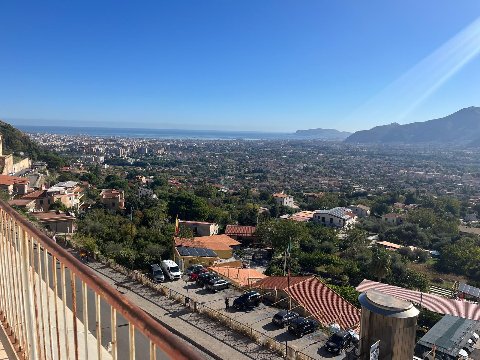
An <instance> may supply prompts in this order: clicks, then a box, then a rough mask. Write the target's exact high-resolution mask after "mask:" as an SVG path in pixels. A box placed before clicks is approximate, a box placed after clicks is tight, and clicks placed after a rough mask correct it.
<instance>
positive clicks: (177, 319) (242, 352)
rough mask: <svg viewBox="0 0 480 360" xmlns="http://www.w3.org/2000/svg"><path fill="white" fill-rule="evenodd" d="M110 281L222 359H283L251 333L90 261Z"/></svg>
mask: <svg viewBox="0 0 480 360" xmlns="http://www.w3.org/2000/svg"><path fill="white" fill-rule="evenodd" d="M88 265H89V266H90V267H91V268H92V269H93V270H95V271H96V272H97V273H98V274H99V275H101V276H102V278H104V279H105V280H106V281H108V282H109V283H111V284H112V285H115V284H122V286H123V290H124V291H125V296H126V297H127V298H128V299H129V300H130V301H132V302H134V303H135V304H137V305H138V306H139V307H140V308H142V309H144V310H145V311H146V312H148V313H149V314H151V315H152V316H153V317H155V318H157V319H158V320H159V321H160V322H161V323H164V324H166V325H168V326H170V327H173V328H174V329H176V330H177V331H180V332H181V333H183V334H184V335H185V336H186V337H188V338H189V339H191V340H192V341H193V342H195V343H196V344H197V346H199V347H200V348H203V349H206V350H208V351H210V352H212V353H213V354H212V355H214V356H215V358H218V359H235V360H237V359H239V360H243V359H245V360H248V359H256V360H264V359H265V360H267V359H272V360H277V359H278V360H280V359H281V357H280V356H278V355H277V353H275V352H273V351H271V350H269V349H267V348H265V347H263V346H260V345H258V344H256V343H254V342H253V341H252V340H251V339H249V338H248V337H246V336H244V335H241V334H239V333H237V332H235V331H233V330H231V329H230V328H228V327H226V326H224V325H222V324H220V323H218V322H215V321H213V320H212V319H209V318H207V317H205V316H203V315H201V314H198V313H194V312H191V311H189V310H188V309H186V308H185V306H183V305H182V304H179V303H178V302H176V301H174V300H172V299H169V298H167V297H165V296H161V295H159V294H158V292H156V291H152V290H150V289H149V288H148V287H146V286H144V285H142V284H140V283H138V282H135V281H132V280H130V279H129V278H127V277H126V276H125V275H123V274H121V273H118V272H117V271H115V270H112V269H111V268H108V267H105V266H104V265H102V264H100V263H96V262H90V263H89V264H88Z"/></svg>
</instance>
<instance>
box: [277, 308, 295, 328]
mask: <svg viewBox="0 0 480 360" xmlns="http://www.w3.org/2000/svg"><path fill="white" fill-rule="evenodd" d="M299 316H300V315H298V314H297V313H296V312H294V311H287V310H282V311H279V312H278V313H276V314H275V315H274V316H273V318H272V323H274V324H275V325H278V326H281V327H285V326H286V325H289V324H290V322H291V321H292V320H293V319H296V318H298V317H299Z"/></svg>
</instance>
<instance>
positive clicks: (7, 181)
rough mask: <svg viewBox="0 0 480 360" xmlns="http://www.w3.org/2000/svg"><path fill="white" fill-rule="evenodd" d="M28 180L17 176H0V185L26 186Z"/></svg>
mask: <svg viewBox="0 0 480 360" xmlns="http://www.w3.org/2000/svg"><path fill="white" fill-rule="evenodd" d="M28 183H29V180H28V179H27V178H24V177H19V176H9V175H0V185H14V184H28Z"/></svg>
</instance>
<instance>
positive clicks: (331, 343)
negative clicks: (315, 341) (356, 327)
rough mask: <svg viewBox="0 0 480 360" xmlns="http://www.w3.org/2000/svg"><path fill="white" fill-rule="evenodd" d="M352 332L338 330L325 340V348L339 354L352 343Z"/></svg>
mask: <svg viewBox="0 0 480 360" xmlns="http://www.w3.org/2000/svg"><path fill="white" fill-rule="evenodd" d="M352 340H353V337H352V334H351V333H349V332H348V331H338V332H336V333H335V334H333V335H332V336H330V338H329V339H328V340H327V342H326V344H325V350H327V351H328V352H331V353H335V354H339V353H340V351H342V350H345V349H346V348H348V347H349V346H350V344H351V343H352Z"/></svg>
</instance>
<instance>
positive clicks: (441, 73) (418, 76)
mask: <svg viewBox="0 0 480 360" xmlns="http://www.w3.org/2000/svg"><path fill="white" fill-rule="evenodd" d="M479 52H480V17H479V18H477V19H476V20H475V21H474V22H472V23H471V24H470V25H468V26H467V27H466V28H465V29H463V30H462V31H460V32H459V33H458V34H457V35H455V36H454V37H453V38H451V39H450V40H448V41H447V42H446V43H444V44H443V45H442V46H440V47H439V48H438V49H436V50H435V51H434V52H433V53H431V54H430V55H428V56H427V57H425V58H424V59H423V60H421V61H420V62H419V63H417V64H416V65H415V66H413V67H412V68H411V69H410V70H408V71H407V72H406V73H404V74H403V75H402V76H400V77H399V78H398V79H397V80H395V81H394V82H393V83H391V84H390V85H388V86H387V87H386V88H385V89H384V90H382V91H381V92H380V93H379V94H377V95H375V96H374V97H373V98H372V99H370V100H369V101H368V102H367V103H365V104H364V105H363V106H361V107H360V108H359V109H357V110H356V111H355V112H354V113H353V114H351V115H350V116H349V118H350V119H351V120H357V121H368V120H370V121H372V120H382V122H385V121H390V122H392V121H396V122H401V121H402V120H404V119H405V118H406V117H407V116H408V115H409V114H410V113H411V112H412V111H413V110H414V109H415V108H416V107H418V106H419V105H420V104H421V103H422V102H423V101H425V100H426V99H427V98H428V97H429V96H430V95H432V94H433V93H434V92H435V91H436V90H437V89H438V88H440V87H441V86H442V85H443V84H444V83H445V82H446V81H448V79H450V78H451V77H452V76H454V75H455V74H456V73H457V72H458V71H459V70H460V69H462V68H463V67H464V66H465V65H466V64H467V63H469V62H470V61H471V60H472V59H473V58H475V57H476V56H477V55H478V53H479Z"/></svg>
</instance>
